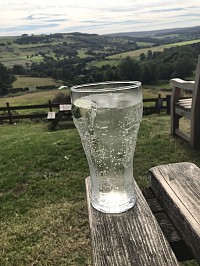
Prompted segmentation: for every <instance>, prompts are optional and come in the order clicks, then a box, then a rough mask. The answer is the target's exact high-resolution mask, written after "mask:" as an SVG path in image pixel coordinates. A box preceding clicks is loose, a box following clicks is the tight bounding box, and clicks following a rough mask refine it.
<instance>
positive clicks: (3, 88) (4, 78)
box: [0, 63, 16, 95]
mask: <svg viewBox="0 0 200 266" xmlns="http://www.w3.org/2000/svg"><path fill="white" fill-rule="evenodd" d="M15 80H16V78H15V76H14V75H13V73H12V70H11V69H9V68H7V67H5V66H4V65H3V64H1V63H0V95H5V94H6V93H7V91H8V88H12V83H13V82H14V81H15Z"/></svg>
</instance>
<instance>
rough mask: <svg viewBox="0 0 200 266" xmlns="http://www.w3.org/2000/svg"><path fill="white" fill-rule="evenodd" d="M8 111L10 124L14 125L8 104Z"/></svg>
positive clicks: (7, 104)
mask: <svg viewBox="0 0 200 266" xmlns="http://www.w3.org/2000/svg"><path fill="white" fill-rule="evenodd" d="M6 106H7V110H8V116H9V123H10V124H12V113H11V111H10V105H9V103H6Z"/></svg>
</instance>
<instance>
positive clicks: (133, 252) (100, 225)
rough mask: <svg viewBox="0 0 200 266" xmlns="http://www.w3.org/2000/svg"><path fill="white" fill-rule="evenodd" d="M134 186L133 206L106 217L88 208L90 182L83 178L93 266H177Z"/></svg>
mask: <svg viewBox="0 0 200 266" xmlns="http://www.w3.org/2000/svg"><path fill="white" fill-rule="evenodd" d="M135 186H136V195H137V204H136V206H134V207H133V208H132V209H130V210H128V211H127V212H125V213H122V214H106V213H102V212H99V211H97V210H96V209H94V208H93V207H92V206H91V204H90V179H89V178H87V179H86V191H87V202H88V213H89V223H90V230H91V241H92V257H93V265H96V266H97V265H98V266H101V265H102V266H115V265H119V266H122V265H124V266H127V265H137V266H145V265H146V266H147V265H148V266H149V265H151V266H156V265H157V266H161V265H162V266H165V265H166V266H170V265H172V266H175V265H179V264H178V261H177V259H176V257H175V255H174V253H173V251H172V249H171V247H170V245H169V243H168V241H167V240H166V238H165V236H164V234H163V233H162V230H161V228H160V226H159V224H158V222H157V220H156V218H155V217H154V215H153V213H152V212H151V210H150V207H149V205H148V204H147V202H146V200H145V198H144V196H143V194H142V192H141V191H140V189H139V187H138V186H137V184H136V183H135Z"/></svg>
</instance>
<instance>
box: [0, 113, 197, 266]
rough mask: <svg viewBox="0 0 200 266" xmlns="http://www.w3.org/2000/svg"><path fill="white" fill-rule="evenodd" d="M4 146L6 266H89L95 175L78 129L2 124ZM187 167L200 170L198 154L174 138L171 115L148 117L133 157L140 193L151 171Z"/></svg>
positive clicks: (0, 176)
mask: <svg viewBox="0 0 200 266" xmlns="http://www.w3.org/2000/svg"><path fill="white" fill-rule="evenodd" d="M0 147H1V153H0V208H1V216H0V243H1V248H0V265H8V266H9V265H20V266H24V265H27V266H29V265H55V266H57V265H70V266H71V265H72V266H73V265H74V266H77V265H91V248H90V232H89V224H88V215H87V204H86V192H85V178H86V177H87V176H88V175H89V170H88V164H87V160H86V157H85V154H84V151H83V148H82V144H81V141H80V137H79V135H78V133H77V131H76V129H68V130H57V131H52V132H51V131H48V124H47V123H40V124H25V123H19V124H17V125H15V126H9V125H4V126H0ZM181 161H191V162H193V163H195V164H196V165H198V166H200V153H199V152H197V151H194V150H193V149H192V148H191V147H190V144H189V143H187V142H185V141H184V140H182V139H179V138H173V137H172V136H170V117H169V116H167V115H151V116H148V117H147V116H146V117H143V120H142V123H141V127H140V130H139V135H138V141H137V146H136V152H135V158H134V176H135V178H136V180H137V182H138V184H139V185H140V187H146V186H148V179H147V172H148V169H149V168H151V167H153V166H155V165H159V164H166V163H174V162H181ZM185 265H188V266H189V265H190V266H191V265H196V264H191V263H190V264H185Z"/></svg>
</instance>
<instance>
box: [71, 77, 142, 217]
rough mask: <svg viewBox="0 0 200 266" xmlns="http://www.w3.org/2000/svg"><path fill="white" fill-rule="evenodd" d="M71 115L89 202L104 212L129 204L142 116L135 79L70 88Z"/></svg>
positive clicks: (127, 206)
mask: <svg viewBox="0 0 200 266" xmlns="http://www.w3.org/2000/svg"><path fill="white" fill-rule="evenodd" d="M71 99H72V114H73V120H74V124H75V126H76V128H77V130H78V132H79V135H80V137H81V141H82V144H83V148H84V150H85V154H86V157H87V160H88V164H89V170H90V181H91V204H92V205H93V207H94V208H95V209H97V210H99V211H102V212H106V213H120V212H124V211H126V210H128V209H130V208H131V207H133V206H134V204H135V201H136V198H135V190H134V177H133V156H134V151H135V146H136V140H137V133H138V129H139V126H140V122H141V119H142V92H141V83H140V82H138V81H125V82H102V83H93V84H84V85H79V86H74V87H72V88H71Z"/></svg>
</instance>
